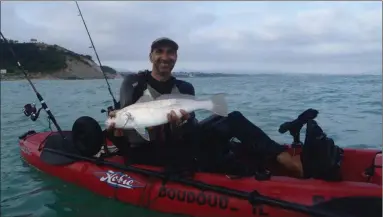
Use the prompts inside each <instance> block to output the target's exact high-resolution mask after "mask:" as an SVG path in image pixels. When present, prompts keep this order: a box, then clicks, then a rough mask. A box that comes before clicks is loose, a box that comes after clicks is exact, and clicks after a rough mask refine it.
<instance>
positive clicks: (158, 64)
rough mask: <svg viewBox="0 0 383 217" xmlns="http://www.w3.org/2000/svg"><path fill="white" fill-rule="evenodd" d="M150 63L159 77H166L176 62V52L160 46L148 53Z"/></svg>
mask: <svg viewBox="0 0 383 217" xmlns="http://www.w3.org/2000/svg"><path fill="white" fill-rule="evenodd" d="M150 61H151V62H152V63H153V66H154V68H155V69H156V71H157V72H158V73H159V74H160V75H161V76H168V75H170V74H171V72H172V70H173V68H174V65H175V64H176V62H177V51H176V50H174V49H173V48H171V47H169V46H160V47H158V48H155V49H153V51H152V52H151V53H150Z"/></svg>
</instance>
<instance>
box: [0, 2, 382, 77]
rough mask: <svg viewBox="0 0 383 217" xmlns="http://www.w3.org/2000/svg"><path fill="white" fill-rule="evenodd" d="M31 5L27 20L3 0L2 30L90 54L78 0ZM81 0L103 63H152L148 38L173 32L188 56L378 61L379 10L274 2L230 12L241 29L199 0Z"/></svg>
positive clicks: (254, 63)
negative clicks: (281, 8)
mask: <svg viewBox="0 0 383 217" xmlns="http://www.w3.org/2000/svg"><path fill="white" fill-rule="evenodd" d="M27 4H29V5H30V6H31V7H30V10H29V12H28V13H29V14H33V17H34V18H35V19H33V20H29V21H28V20H26V18H22V17H26V16H28V15H22V14H21V13H22V12H25V10H24V11H19V12H16V11H17V7H19V6H21V5H22V3H11V2H6V3H3V5H4V6H3V9H2V30H4V34H5V35H9V36H10V37H17V38H20V39H24V40H27V39H29V38H32V37H35V38H38V39H41V40H43V41H46V42H47V43H56V44H59V45H62V46H64V47H68V48H69V49H72V50H74V51H77V52H80V53H87V54H92V55H93V51H92V50H90V49H89V48H88V47H89V45H90V42H89V39H88V38H87V35H86V32H85V29H84V26H83V24H82V21H81V18H80V17H79V16H77V14H78V12H77V8H76V6H75V4H74V3H73V2H50V3H47V4H45V3H41V2H40V3H27ZM79 4H80V7H81V9H82V12H83V15H84V17H85V19H86V22H87V25H88V28H89V29H90V32H91V35H92V37H93V40H94V42H95V45H96V48H97V50H98V52H99V55H100V57H101V59H102V61H126V62H128V61H147V58H148V52H149V46H150V43H151V42H152V41H153V40H154V39H155V38H157V37H161V36H168V37H171V38H173V39H175V40H176V41H177V42H178V43H179V44H180V51H179V52H180V54H179V56H180V60H182V61H187V62H204V63H207V62H210V63H211V64H217V65H219V64H222V62H225V63H231V64H232V65H233V66H234V65H236V64H237V66H238V64H239V65H241V67H244V66H248V67H251V68H257V67H258V66H259V67H260V66H261V65H262V66H263V68H275V69H276V70H277V69H282V70H283V68H284V67H290V66H291V67H292V68H291V69H290V70H299V66H300V65H305V64H306V65H307V64H308V65H310V64H311V65H313V64H316V66H317V67H316V68H320V67H322V68H323V71H326V70H332V69H337V70H344V71H347V70H351V69H350V67H351V66H352V65H355V63H356V62H357V63H358V64H359V67H357V68H358V70H359V69H360V70H363V67H364V68H365V70H370V69H371V68H373V67H375V68H377V69H379V66H380V65H381V59H382V54H381V53H382V22H381V16H382V10H381V8H380V9H379V8H378V9H369V10H367V9H365V10H360V11H357V12H358V13H356V12H355V11H351V10H348V8H347V7H337V8H329V9H322V10H312V9H311V10H304V11H302V12H299V13H298V14H292V13H286V14H283V13H277V14H272V13H271V11H272V6H270V14H268V13H266V12H264V13H260V14H258V15H257V14H254V13H256V12H257V11H259V9H257V8H255V9H254V10H253V13H252V10H251V9H249V8H245V9H244V12H243V13H242V15H241V12H235V13H232V16H233V14H234V15H236V16H238V17H233V18H232V20H235V21H236V22H237V21H238V26H239V25H240V26H245V27H244V28H239V27H238V26H236V25H233V24H232V22H231V23H230V24H229V23H228V24H227V26H226V25H224V24H222V22H221V25H218V24H219V23H220V19H221V18H222V17H218V16H217V15H216V14H215V13H213V12H209V11H208V10H206V8H204V10H202V9H201V8H202V7H203V6H199V5H198V3H197V2H85V1H84V2H83V1H80V2H79ZM5 5H6V6H5ZM32 6H33V7H32ZM43 11H44V13H42V12H43ZM267 64H269V65H268V66H267ZM293 66H294V67H293ZM330 66H331V67H330ZM342 67H343V68H342ZM217 68H219V67H217ZM303 68H311V67H309V66H307V67H303ZM353 68H354V69H355V68H356V67H354V66H353ZM302 70H306V69H302Z"/></svg>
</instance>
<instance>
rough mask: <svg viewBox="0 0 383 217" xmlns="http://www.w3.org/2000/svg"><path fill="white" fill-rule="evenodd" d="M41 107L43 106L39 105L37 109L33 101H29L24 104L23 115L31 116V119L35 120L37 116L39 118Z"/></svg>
mask: <svg viewBox="0 0 383 217" xmlns="http://www.w3.org/2000/svg"><path fill="white" fill-rule="evenodd" d="M41 109H43V108H42V107H41V108H39V109H38V110H37V109H36V105H35V104H34V103H32V104H30V103H29V104H26V105H25V106H24V109H23V112H24V115H25V116H27V117H31V120H32V121H36V120H37V118H39V115H40V111H41Z"/></svg>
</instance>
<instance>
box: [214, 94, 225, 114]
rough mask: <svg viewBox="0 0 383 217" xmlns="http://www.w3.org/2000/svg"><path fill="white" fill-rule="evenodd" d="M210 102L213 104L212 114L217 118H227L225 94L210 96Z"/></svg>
mask: <svg viewBox="0 0 383 217" xmlns="http://www.w3.org/2000/svg"><path fill="white" fill-rule="evenodd" d="M210 100H211V102H212V104H213V108H212V112H214V113H215V114H217V115H219V116H224V117H227V115H228V109H227V103H226V99H225V94H216V95H214V96H212V97H211V99H210Z"/></svg>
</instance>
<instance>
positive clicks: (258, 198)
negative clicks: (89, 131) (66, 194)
mask: <svg viewBox="0 0 383 217" xmlns="http://www.w3.org/2000/svg"><path fill="white" fill-rule="evenodd" d="M43 152H51V153H52V154H55V155H61V156H66V157H68V158H71V159H77V160H83V161H88V162H92V163H95V164H97V165H103V166H110V167H113V168H116V169H119V170H123V171H128V172H134V173H140V174H143V175H147V176H152V177H156V178H160V179H168V180H170V181H174V182H178V183H180V184H184V185H188V186H192V187H195V188H199V189H201V190H210V191H214V192H217V193H220V194H225V195H228V196H232V197H237V198H241V199H244V200H248V201H249V202H250V204H252V205H255V204H267V205H270V206H274V207H280V208H283V209H288V210H292V211H297V212H301V213H304V214H309V215H311V216H318V217H346V216H347V217H351V216H353V217H365V216H366V215H365V214H366V213H364V214H363V215H353V214H350V212H349V211H347V210H342V211H340V212H338V213H335V212H334V211H333V210H337V208H336V207H334V206H327V205H326V203H327V202H325V203H320V204H317V205H314V206H306V205H302V204H296V203H291V202H287V201H283V200H279V199H274V198H270V197H267V196H263V195H260V194H259V193H258V192H257V191H253V192H251V193H249V192H244V191H238V190H235V189H229V188H226V187H220V186H214V185H209V184H206V183H203V182H200V181H195V180H190V179H184V178H179V177H170V178H169V177H167V176H166V175H165V174H163V173H160V172H155V171H151V170H146V169H140V168H137V167H133V166H123V165H119V164H116V163H112V162H107V161H104V160H100V159H97V158H88V157H83V156H79V155H76V154H71V153H66V152H62V151H59V150H54V149H51V148H47V147H45V148H44V149H43ZM43 156H44V155H41V157H42V160H43V161H45V162H47V163H53V164H57V161H56V162H51V161H52V160H53V159H54V158H46V159H44V157H43ZM53 161H54V160H53ZM376 200H379V201H380V203H381V199H380V198H377V199H376ZM330 203H331V202H330ZM332 204H334V203H332ZM329 207H330V208H331V211H330V208H329ZM378 207H379V206H378ZM370 210H374V211H375V212H374V213H369V215H367V216H368V217H381V216H382V215H381V212H380V214H379V212H376V210H377V209H370ZM380 210H381V205H380Z"/></svg>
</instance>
